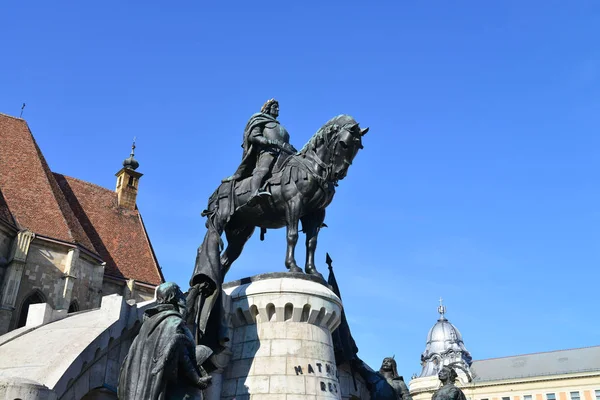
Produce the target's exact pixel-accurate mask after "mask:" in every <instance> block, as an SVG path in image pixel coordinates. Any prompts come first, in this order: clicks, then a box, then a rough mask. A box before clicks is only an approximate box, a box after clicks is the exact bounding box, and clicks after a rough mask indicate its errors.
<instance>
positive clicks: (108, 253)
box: [54, 174, 164, 285]
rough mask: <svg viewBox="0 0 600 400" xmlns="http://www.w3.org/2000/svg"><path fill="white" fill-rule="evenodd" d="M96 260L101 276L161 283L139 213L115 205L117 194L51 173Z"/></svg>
mask: <svg viewBox="0 0 600 400" xmlns="http://www.w3.org/2000/svg"><path fill="white" fill-rule="evenodd" d="M54 177H55V178H56V181H57V182H58V184H59V186H60V188H61V189H62V191H63V193H64V194H65V197H66V198H67V201H68V202H69V204H70V205H71V209H72V210H73V212H74V213H75V215H76V216H77V218H78V219H79V221H80V222H81V225H82V226H83V229H84V230H85V232H86V233H87V235H88V237H89V238H90V240H91V242H92V244H93V245H94V248H95V249H96V251H97V252H98V254H99V255H100V257H101V258H102V259H103V260H104V261H105V262H106V268H105V273H106V274H108V275H112V276H117V277H123V278H129V279H135V280H136V281H141V282H146V283H150V284H154V285H158V284H160V283H161V282H163V281H164V278H163V276H162V273H161V270H160V267H159V266H158V262H157V261H156V257H155V255H154V251H153V249H152V245H151V244H150V240H149V238H148V236H147V234H146V229H145V227H144V222H143V221H142V216H141V214H140V212H139V210H138V209H137V208H136V209H135V210H128V209H125V208H120V207H118V206H117V193H115V192H114V191H112V190H109V189H105V188H103V187H100V186H98V185H94V184H93V183H89V182H85V181H82V180H79V179H76V178H71V177H68V176H64V175H60V174H54Z"/></svg>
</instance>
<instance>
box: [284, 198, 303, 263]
mask: <svg viewBox="0 0 600 400" xmlns="http://www.w3.org/2000/svg"><path fill="white" fill-rule="evenodd" d="M300 206H301V202H300V196H299V195H296V196H294V197H293V198H291V199H290V200H288V201H287V203H286V205H285V219H286V222H287V251H286V255H285V266H286V267H287V269H288V270H289V271H290V272H302V268H300V267H298V265H297V264H296V259H295V257H294V251H295V250H296V243H298V221H299V220H300Z"/></svg>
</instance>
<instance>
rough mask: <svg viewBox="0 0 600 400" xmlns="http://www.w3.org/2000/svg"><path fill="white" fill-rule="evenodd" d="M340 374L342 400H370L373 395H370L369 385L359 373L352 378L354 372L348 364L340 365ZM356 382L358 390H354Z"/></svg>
mask: <svg viewBox="0 0 600 400" xmlns="http://www.w3.org/2000/svg"><path fill="white" fill-rule="evenodd" d="M338 372H339V380H340V388H341V389H342V399H343V400H346V399H361V400H370V399H371V394H370V393H369V389H368V388H367V384H366V383H365V380H364V379H363V378H362V376H360V375H359V374H358V372H355V373H354V378H353V377H352V372H351V371H350V366H349V365H348V364H343V365H340V366H339V368H338ZM355 382H356V389H355V388H354V383H355Z"/></svg>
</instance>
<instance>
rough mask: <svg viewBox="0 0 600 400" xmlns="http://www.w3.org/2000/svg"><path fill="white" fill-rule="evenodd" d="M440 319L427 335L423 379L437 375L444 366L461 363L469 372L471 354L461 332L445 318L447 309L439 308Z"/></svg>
mask: <svg viewBox="0 0 600 400" xmlns="http://www.w3.org/2000/svg"><path fill="white" fill-rule="evenodd" d="M438 312H439V313H440V317H439V319H438V320H437V322H436V323H435V324H434V325H433V327H432V328H431V329H430V330H429V333H428V334H427V343H426V345H425V351H424V352H423V354H421V365H422V366H423V370H422V371H421V375H420V376H421V377H424V376H433V375H437V373H438V371H439V370H440V368H441V367H442V366H443V365H448V364H451V363H460V364H462V365H463V367H465V368H466V369H467V370H468V368H469V366H470V365H471V361H472V358H471V354H470V353H469V352H468V351H467V349H466V347H465V344H464V342H463V338H462V335H461V333H460V331H459V330H458V329H457V328H456V327H455V326H454V325H452V324H451V323H450V321H448V320H447V319H446V317H445V316H444V314H445V313H446V307H444V306H443V305H441V304H440V306H439V307H438Z"/></svg>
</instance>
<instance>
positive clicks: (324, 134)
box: [298, 114, 356, 154]
mask: <svg viewBox="0 0 600 400" xmlns="http://www.w3.org/2000/svg"><path fill="white" fill-rule="evenodd" d="M348 124H356V121H355V120H354V118H352V117H351V116H349V115H347V114H340V115H338V116H337V117H333V118H331V119H330V120H329V121H327V122H326V123H325V125H323V126H322V127H321V129H319V130H318V131H317V133H315V134H314V135H313V136H312V137H311V138H310V139H309V140H308V142H306V144H305V145H304V147H303V148H302V150H300V151H299V152H298V154H304V153H306V152H307V151H309V150H315V149H316V148H317V147H318V146H319V143H320V142H325V143H327V142H329V141H330V140H331V136H332V135H335V134H336V133H337V132H335V131H333V133H332V130H331V129H328V128H330V127H332V126H334V125H338V126H340V127H342V126H345V125H348Z"/></svg>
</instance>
